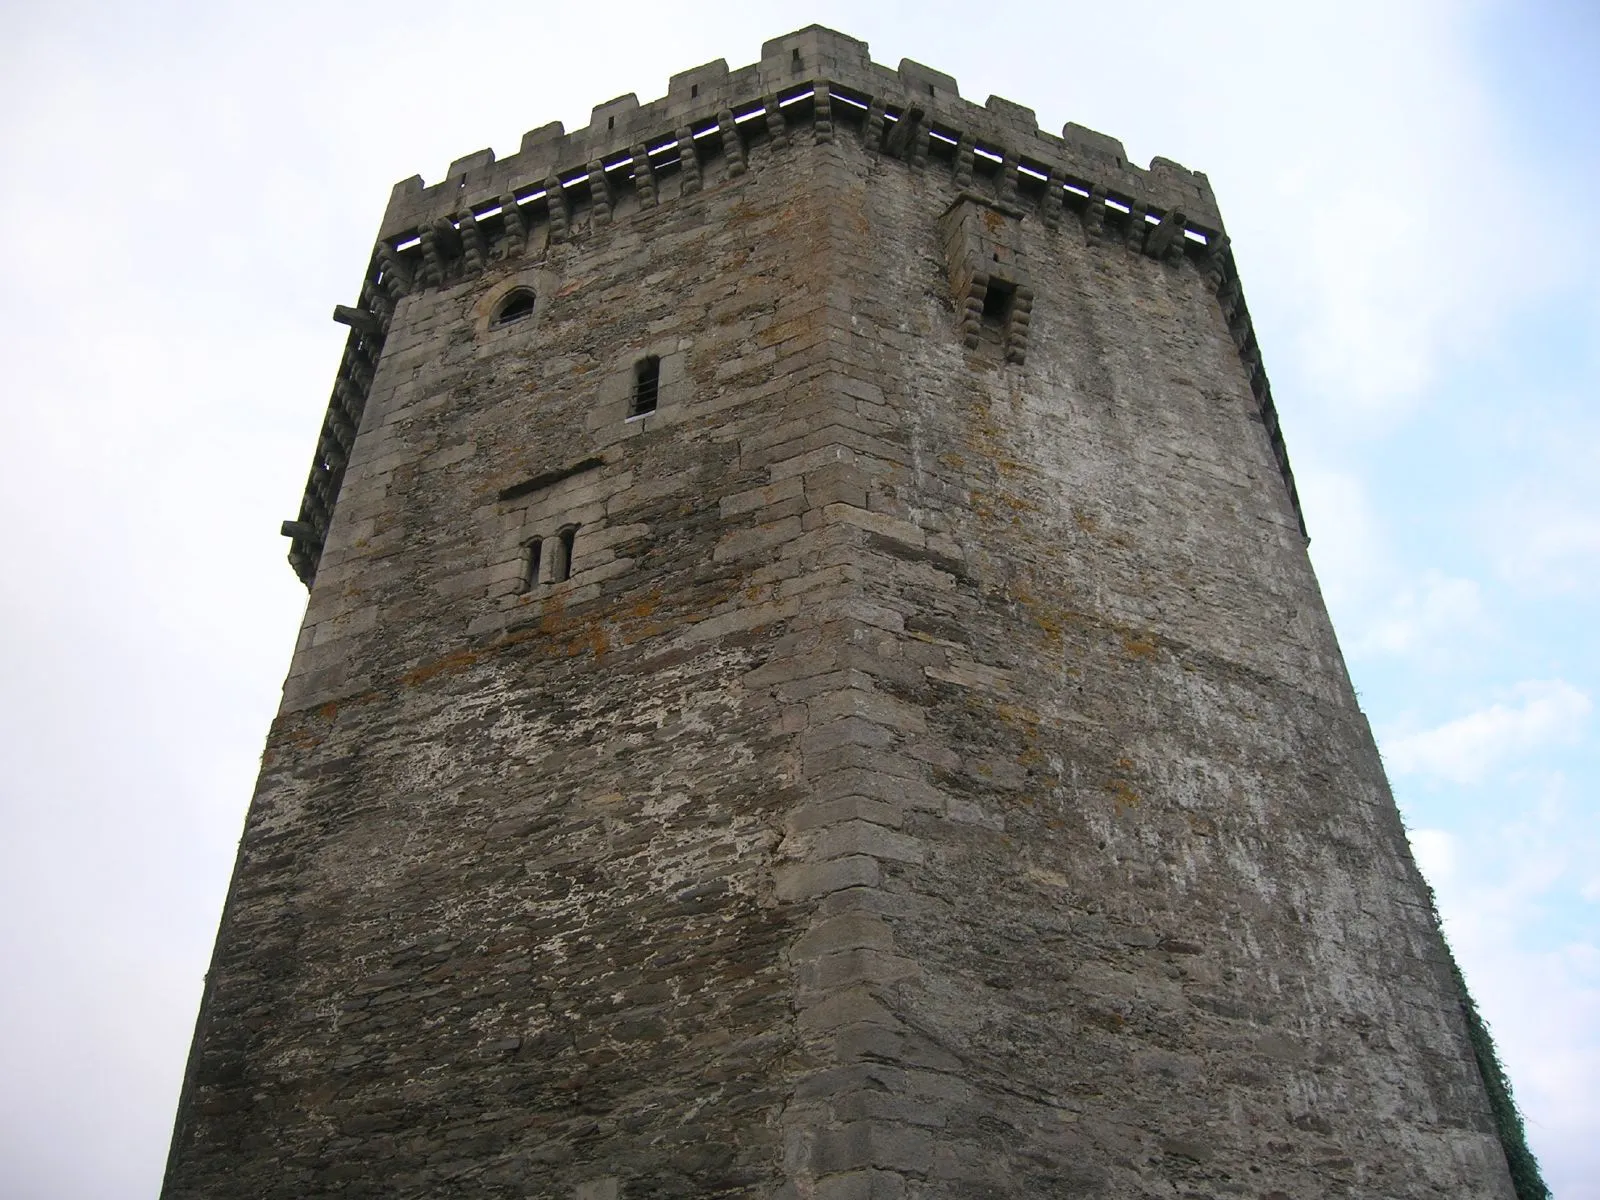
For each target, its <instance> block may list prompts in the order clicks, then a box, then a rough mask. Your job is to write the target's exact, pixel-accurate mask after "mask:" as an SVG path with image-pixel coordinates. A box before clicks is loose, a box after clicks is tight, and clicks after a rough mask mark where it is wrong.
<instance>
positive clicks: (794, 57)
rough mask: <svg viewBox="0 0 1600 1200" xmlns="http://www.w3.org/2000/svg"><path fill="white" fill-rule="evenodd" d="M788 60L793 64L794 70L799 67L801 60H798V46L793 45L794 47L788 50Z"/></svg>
mask: <svg viewBox="0 0 1600 1200" xmlns="http://www.w3.org/2000/svg"><path fill="white" fill-rule="evenodd" d="M789 61H790V62H791V63H793V64H794V69H795V70H796V71H798V70H799V69H800V67H801V61H800V49H799V47H795V49H793V50H791V51H789Z"/></svg>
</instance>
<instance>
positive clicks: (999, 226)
mask: <svg viewBox="0 0 1600 1200" xmlns="http://www.w3.org/2000/svg"><path fill="white" fill-rule="evenodd" d="M983 224H984V228H986V229H987V230H988V231H989V232H990V233H993V234H1000V233H1003V232H1004V231H1005V227H1006V218H1005V215H1004V214H1003V213H999V212H996V211H995V210H994V209H992V208H986V209H984V210H983Z"/></svg>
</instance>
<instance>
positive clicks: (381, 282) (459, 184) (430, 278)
mask: <svg viewBox="0 0 1600 1200" xmlns="http://www.w3.org/2000/svg"><path fill="white" fill-rule="evenodd" d="M841 135H842V136H848V137H850V138H853V139H856V140H858V141H859V144H860V145H861V146H862V148H863V149H865V150H866V151H867V152H868V153H869V154H871V155H873V156H874V158H875V159H877V160H878V161H880V162H882V163H885V164H888V163H896V162H897V163H899V164H901V167H902V169H905V168H909V169H911V170H914V171H943V172H948V174H949V177H950V183H951V186H952V188H953V190H954V192H955V193H956V194H958V195H959V194H963V193H974V192H976V193H978V194H981V195H983V196H985V197H986V198H987V199H988V200H992V201H993V202H994V203H996V204H998V205H1000V206H1002V207H1004V208H1006V209H1009V210H1014V211H1016V212H1017V213H1018V214H1019V215H1028V214H1032V215H1036V216H1037V218H1038V220H1039V221H1040V222H1041V223H1042V224H1043V225H1044V226H1045V227H1047V228H1049V229H1056V228H1059V226H1060V225H1061V220H1062V217H1063V215H1064V214H1066V213H1069V212H1070V213H1074V214H1076V215H1077V217H1078V218H1079V220H1080V222H1081V226H1082V229H1083V232H1084V236H1085V237H1086V238H1087V239H1089V240H1090V241H1093V242H1110V241H1115V242H1120V243H1123V244H1125V245H1126V246H1127V247H1128V248H1129V249H1131V250H1133V251H1134V252H1136V253H1142V254H1145V255H1148V256H1150V257H1152V258H1158V259H1167V260H1176V259H1179V258H1184V257H1188V258H1192V259H1194V260H1195V261H1196V262H1197V264H1198V265H1199V267H1200V269H1201V270H1202V271H1203V272H1204V273H1205V274H1206V276H1207V278H1208V279H1209V280H1210V281H1211V283H1212V285H1213V286H1214V287H1215V288H1216V290H1217V294H1218V297H1219V299H1220V301H1221V303H1222V306H1223V311H1224V315H1225V317H1226V319H1227V322H1228V326H1229V329H1230V331H1231V333H1232V335H1233V338H1234V341H1235V343H1236V344H1237V346H1238V347H1239V352H1240V355H1241V357H1242V358H1243V360H1244V363H1245V367H1246V370H1247V372H1248V373H1249V376H1250V380H1251V387H1252V390H1253V391H1254V393H1255V397H1256V401H1257V403H1258V405H1259V406H1260V415H1261V420H1262V423H1263V425H1264V426H1265V428H1266V429H1267V432H1268V435H1269V437H1270V438H1271V441H1272V444H1273V448H1274V451H1275V453H1276V455H1277V458H1278V463H1279V468H1280V470H1281V472H1282V475H1283V479H1284V482H1285V484H1286V486H1287V487H1288V489H1289V495H1290V498H1291V502H1292V504H1293V506H1294V510H1295V513H1296V515H1297V516H1299V515H1300V505H1299V498H1298V495H1297V494H1296V491H1295V487H1294V478H1293V474H1292V472H1291V470H1290V467H1289V459H1288V453H1287V450H1286V449H1285V447H1284V443H1283V437H1282V433H1281V430H1280V429H1279V425H1278V419H1277V413H1276V410H1275V407H1274V405H1273V402H1272V395H1271V388H1270V386H1269V385H1268V383H1267V378H1266V374H1265V372H1264V371H1263V370H1262V367H1261V357H1260V349H1259V346H1258V345H1257V343H1256V339H1255V334H1254V331H1253V328H1252V325H1251V322H1250V317H1249V311H1248V309H1247V308H1246V306H1245V303H1244V296H1243V292H1242V290H1241V288H1240V286H1239V279H1238V273H1237V270H1236V268H1235V266H1234V263H1233V256H1232V253H1231V251H1230V249H1229V245H1228V238H1227V235H1226V234H1225V232H1224V229H1223V222H1222V216H1221V214H1220V212H1219V211H1218V207H1217V202H1216V197H1215V196H1214V195H1213V193H1212V191H1211V185H1210V183H1209V181H1208V180H1207V179H1206V177H1205V175H1204V174H1202V173H1200V172H1198V171H1190V170H1188V169H1187V168H1185V167H1183V166H1181V165H1180V164H1178V163H1175V162H1173V161H1171V160H1170V159H1165V158H1160V157H1157V158H1154V159H1152V160H1151V163H1150V166H1149V167H1148V168H1141V167H1138V166H1135V165H1133V164H1132V163H1130V162H1129V161H1128V158H1127V154H1126V151H1125V150H1124V149H1123V146H1122V143H1121V142H1120V141H1118V140H1117V139H1116V138H1113V137H1110V136H1107V135H1106V134H1102V133H1097V132H1095V131H1094V130H1091V129H1087V128H1085V127H1084V126H1081V125H1077V124H1074V123H1071V122H1069V123H1068V124H1067V125H1065V126H1064V127H1063V128H1062V131H1061V134H1060V136H1057V135H1054V134H1050V133H1046V132H1044V131H1043V130H1041V129H1039V128H1038V123H1037V120H1036V118H1035V115H1034V112H1033V110H1032V109H1030V108H1027V107H1025V106H1023V105H1020V104H1017V103H1015V102H1013V101H1010V100H1006V99H1004V98H1002V97H999V96H990V97H989V98H988V100H987V101H986V102H985V103H984V104H982V105H978V104H974V103H972V102H971V101H968V100H964V99H962V97H961V94H960V89H959V86H958V85H957V83H956V80H955V79H954V78H953V77H951V76H949V75H946V74H944V73H943V72H940V71H935V70H933V69H932V68H931V67H926V66H923V65H922V64H921V63H917V62H913V61H911V60H910V59H902V60H901V62H900V65H899V67H897V68H892V69H891V68H889V67H885V66H883V65H881V64H878V63H874V62H873V61H872V60H871V58H870V57H869V55H868V51H867V44H866V43H865V42H860V41H857V40H856V39H854V38H851V37H847V36H845V35H844V34H841V33H836V32H834V31H833V30H830V29H825V28H823V27H822V26H818V25H813V26H810V27H808V28H806V29H802V30H799V31H797V32H795V33H791V34H788V35H786V36H784V37H781V38H775V39H773V40H771V41H769V42H766V43H765V44H764V45H763V46H762V48H761V60H760V61H759V62H757V63H754V64H752V65H750V66H747V67H742V68H740V69H738V70H735V71H730V70H729V69H728V66H727V63H726V62H725V61H723V60H722V59H717V60H716V61H714V62H710V63H705V64H703V65H701V66H698V67H695V68H693V69H691V70H688V71H683V72H681V73H679V74H677V75H674V76H672V78H671V80H670V81H669V83H668V87H667V94H666V95H665V96H664V97H661V98H660V99H658V100H654V101H651V102H650V103H648V104H640V103H639V101H638V99H637V97H636V96H635V95H633V94H632V93H629V94H627V95H624V96H619V97H617V98H615V99H612V100H608V101H606V102H605V103H603V104H599V105H596V106H595V108H594V109H593V110H592V113H591V116H590V122H589V124H588V125H587V126H586V127H584V128H583V129H580V130H575V131H573V132H571V133H568V132H566V131H565V130H564V128H563V126H562V125H561V123H560V122H559V121H557V122H552V123H551V124H548V125H543V126H540V127H539V128H537V129H533V130H530V131H529V132H528V133H526V134H524V135H523V137H522V143H521V146H520V147H519V149H518V152H517V153H516V154H513V155H511V156H510V157H509V158H505V159H499V160H497V159H496V158H495V155H494V151H493V150H492V149H484V150H479V151H477V152H475V153H473V154H469V155H465V156H464V157H462V158H458V159H457V160H456V161H455V162H453V163H451V164H450V168H449V170H448V171H447V172H446V174H445V177H444V178H443V179H442V180H440V181H439V182H437V183H435V184H432V185H424V183H423V180H422V177H421V176H420V175H414V176H412V177H411V178H410V179H406V180H402V181H401V182H400V183H397V184H396V185H395V186H394V189H393V191H392V193H391V195H390V199H389V205H388V208H387V210H386V212H385V214H384V218H383V224H382V226H381V228H380V230H379V235H378V241H377V244H376V245H375V247H374V249H373V255H372V258H371V259H370V261H369V266H368V271H367V278H366V280H365V281H364V282H363V285H362V289H361V295H360V299H359V302H358V304H357V306H356V307H354V308H347V307H344V306H340V307H339V308H338V309H336V311H335V319H337V320H340V321H343V322H344V323H346V324H348V325H350V327H351V333H350V337H349V339H348V341H347V344H346V350H345V355H344V359H343V361H342V362H341V365H340V369H339V376H338V380H337V382H336V384H335V387H334V394H333V397H332V400H331V401H330V404H329V408H328V416H327V419H326V421H325V422H324V427H323V431H322V434H321V436H320V438H319V440H318V446H317V453H316V457H315V459H314V461H313V465H312V470H311V475H310V478H309V479H308V481H307V486H306V492H305V496H304V499H303V501H302V504H301V508H300V513H299V516H298V518H297V519H296V520H294V521H289V522H285V523H284V526H283V532H284V534H285V535H286V536H289V537H291V538H292V539H293V542H292V544H291V549H290V554H289V559H290V562H291V564H292V565H293V566H294V569H295V571H296V573H297V574H298V575H299V576H300V578H301V579H302V580H303V581H304V582H305V583H306V584H307V586H309V585H310V583H311V580H312V579H313V577H314V576H315V573H316V564H317V561H318V559H319V557H320V554H321V546H322V543H323V540H324V538H325V536H326V532H327V527H328V522H329V520H330V519H331V516H332V510H333V504H334V502H335V500H336V499H337V496H338V492H339V486H340V482H341V480H342V477H343V470H344V463H345V461H346V460H347V459H348V457H349V452H350V448H351V446H352V445H353V442H354V436H355V430H356V428H357V427H358V426H359V424H360V420H361V413H362V411H363V408H364V405H365V397H366V392H367V390H368V388H369V387H370V385H371V382H372V378H373V374H374V370H375V368H376V364H377V361H378V358H379V355H380V354H381V353H382V349H383V339H384V337H385V336H386V334H387V331H388V328H389V321H390V317H391V315H392V313H393V311H394V308H395V305H396V304H397V303H398V302H399V301H400V299H401V298H402V297H403V296H405V295H407V294H408V293H410V292H412V291H415V290H419V289H426V288H431V287H443V286H447V285H452V284H454V283H456V282H458V281H460V280H462V279H466V278H470V277H473V276H476V275H478V274H480V273H482V272H484V271H485V270H488V269H490V268H491V267H492V266H494V265H496V264H498V263H501V262H505V261H509V260H513V259H524V258H526V257H529V256H537V254H539V253H540V247H541V246H547V245H549V244H550V243H555V242H562V241H568V240H578V239H581V238H583V237H588V236H594V235H595V234H597V233H598V232H599V231H600V230H601V229H603V227H605V226H607V225H609V224H611V223H612V221H613V220H614V219H615V217H616V215H617V214H618V213H619V212H634V213H638V212H642V211H645V210H649V209H652V208H654V207H655V206H656V204H657V193H658V190H659V189H660V186H661V184H662V183H663V182H664V181H666V180H667V179H669V178H670V177H671V176H673V175H679V176H680V179H679V180H678V181H677V193H678V194H679V195H682V196H687V195H692V194H693V193H695V192H697V191H699V190H700V188H701V187H702V186H704V184H705V183H706V182H707V181H708V180H710V181H715V180H716V179H718V178H720V179H729V178H735V177H737V176H739V175H742V174H743V173H744V172H745V170H746V166H747V161H748V159H749V156H750V155H751V154H752V152H756V151H758V150H763V149H764V150H781V149H783V148H784V147H786V146H787V145H788V144H789V142H790V141H791V139H793V138H797V137H801V136H809V137H810V138H811V139H812V140H813V141H814V142H816V143H830V142H833V141H834V140H835V138H836V136H841ZM1016 361H1020V357H1019V358H1017V359H1016ZM1304 528H1305V526H1304V519H1303V517H1302V518H1301V530H1302V532H1304Z"/></svg>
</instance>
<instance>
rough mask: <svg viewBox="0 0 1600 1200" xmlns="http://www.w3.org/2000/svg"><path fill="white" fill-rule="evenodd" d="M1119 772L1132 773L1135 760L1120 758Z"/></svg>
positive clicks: (1118, 763) (1118, 762)
mask: <svg viewBox="0 0 1600 1200" xmlns="http://www.w3.org/2000/svg"><path fill="white" fill-rule="evenodd" d="M1117 770H1119V771H1131V770H1133V759H1131V758H1119V759H1117Z"/></svg>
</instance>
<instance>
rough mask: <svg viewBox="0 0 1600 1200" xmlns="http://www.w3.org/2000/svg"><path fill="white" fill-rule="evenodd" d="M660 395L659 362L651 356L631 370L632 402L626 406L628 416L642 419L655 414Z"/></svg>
mask: <svg viewBox="0 0 1600 1200" xmlns="http://www.w3.org/2000/svg"><path fill="white" fill-rule="evenodd" d="M660 393H661V360H660V359H659V358H657V357H656V356H655V355H654V354H651V355H649V356H648V357H646V358H644V359H641V360H640V362H639V364H638V365H637V366H635V367H634V368H633V401H632V403H631V404H630V405H629V406H628V415H629V416H630V417H642V416H644V414H645V413H653V412H655V410H656V400H657V398H658V397H659V396H660Z"/></svg>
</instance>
